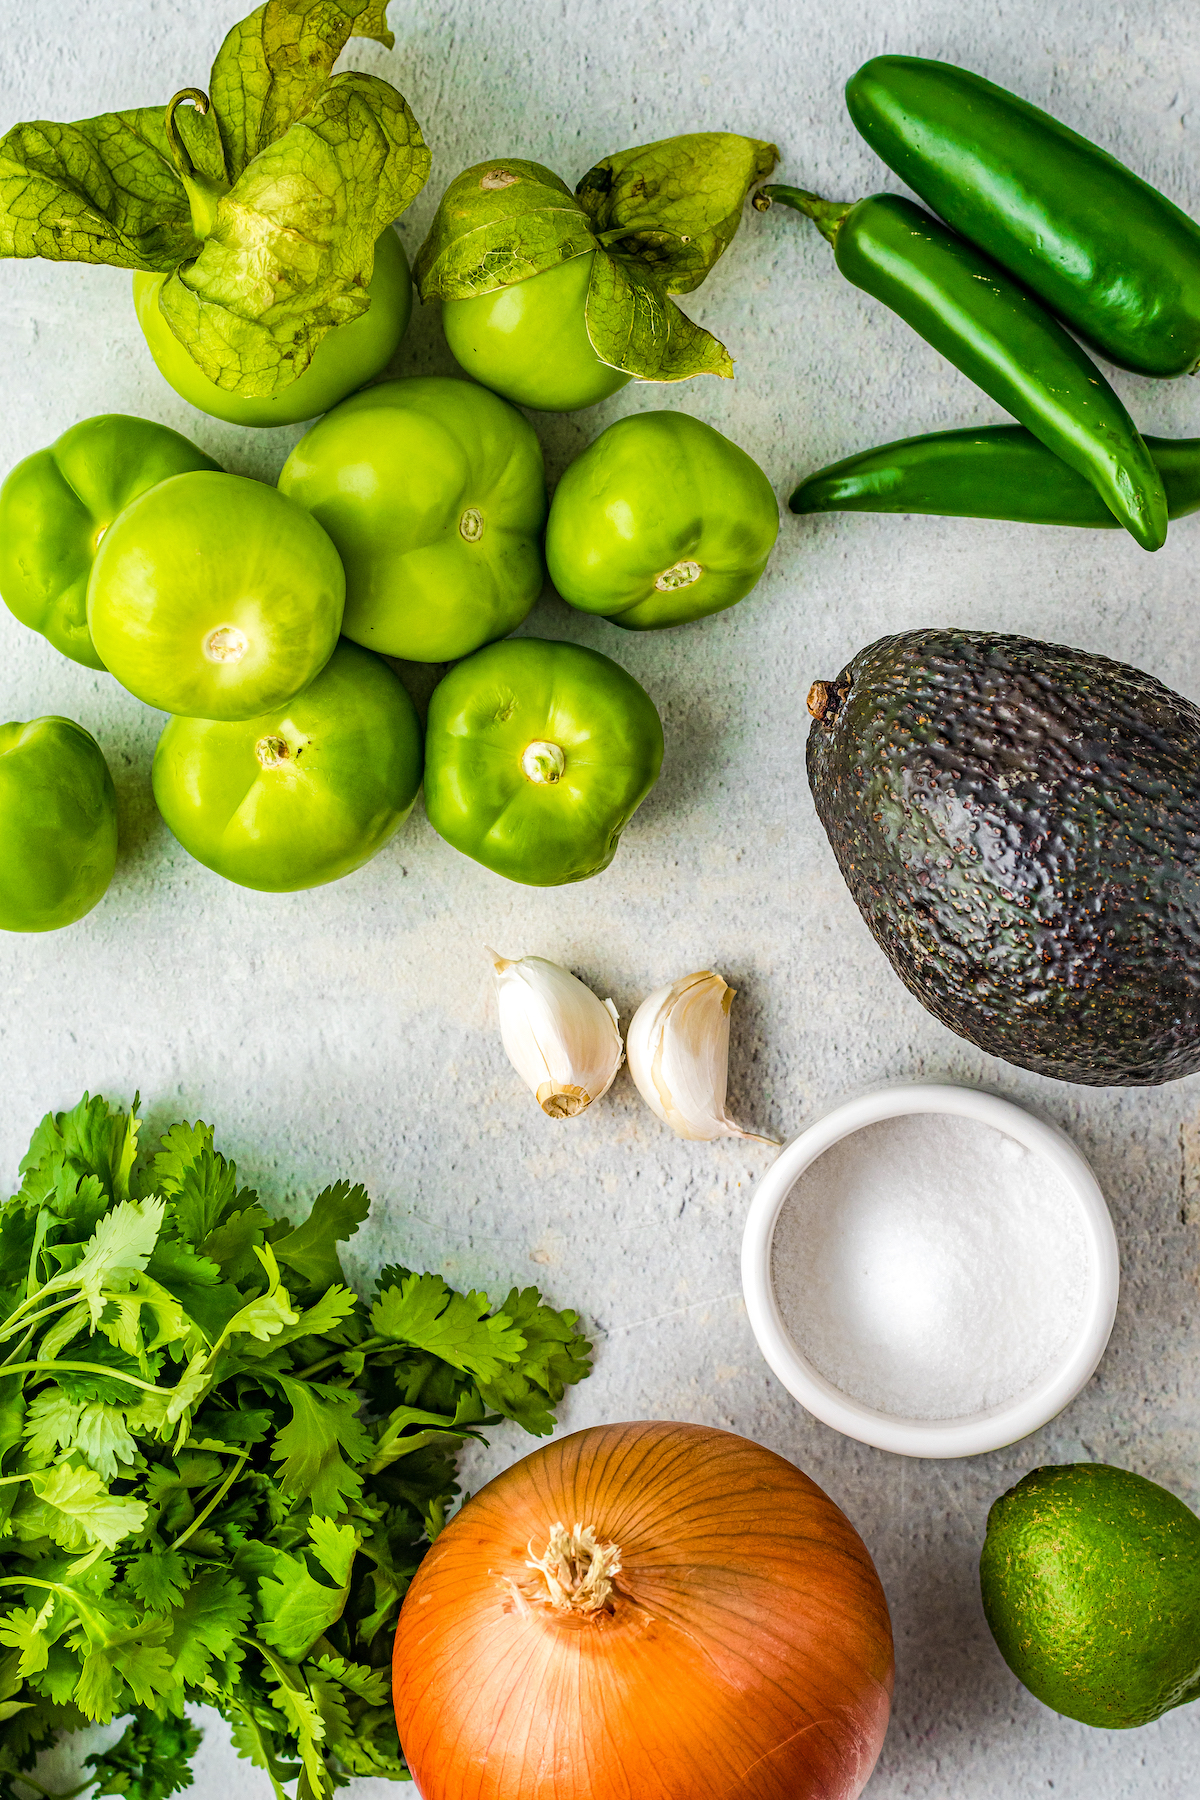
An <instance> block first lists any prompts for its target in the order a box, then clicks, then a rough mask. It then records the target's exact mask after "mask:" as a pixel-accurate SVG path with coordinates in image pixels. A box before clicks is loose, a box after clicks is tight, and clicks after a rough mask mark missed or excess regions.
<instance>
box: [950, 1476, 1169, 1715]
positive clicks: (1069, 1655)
mask: <svg viewBox="0 0 1200 1800" xmlns="http://www.w3.org/2000/svg"><path fill="white" fill-rule="evenodd" d="M979 1581H980V1586H981V1588H982V1590H983V1610H984V1612H985V1613H986V1614H987V1622H988V1624H989V1625H990V1626H991V1628H992V1636H993V1637H994V1638H995V1640H996V1643H997V1645H998V1646H999V1649H1000V1654H1001V1655H1002V1656H1003V1658H1004V1660H1005V1662H1006V1663H1007V1664H1008V1666H1009V1668H1010V1669H1011V1670H1012V1672H1013V1674H1014V1675H1015V1676H1016V1677H1017V1680H1018V1681H1022V1682H1024V1684H1025V1686H1026V1687H1027V1688H1028V1689H1029V1690H1030V1692H1031V1693H1033V1694H1036V1695H1037V1698H1038V1699H1039V1700H1042V1701H1044V1702H1045V1704H1046V1705H1047V1706H1052V1707H1053V1708H1054V1710H1055V1712H1059V1713H1065V1714H1066V1716H1067V1718H1069V1719H1081V1720H1082V1721H1083V1723H1084V1724H1085V1725H1104V1726H1109V1727H1114V1726H1115V1727H1117V1728H1122V1727H1129V1726H1133V1725H1147V1724H1149V1722H1150V1721H1151V1719H1157V1718H1159V1717H1160V1716H1161V1714H1163V1713H1165V1712H1168V1711H1169V1710H1170V1709H1171V1707H1173V1706H1182V1705H1184V1703H1185V1702H1186V1701H1188V1700H1194V1699H1196V1697H1197V1695H1198V1694H1200V1519H1198V1518H1197V1517H1196V1515H1195V1513H1193V1512H1190V1511H1189V1510H1188V1508H1187V1507H1186V1506H1185V1505H1184V1504H1183V1501H1182V1500H1177V1499H1176V1498H1175V1495H1174V1494H1171V1493H1168V1491H1167V1489H1166V1488H1162V1487H1159V1486H1158V1484H1157V1482H1153V1481H1147V1480H1146V1479H1145V1477H1144V1476H1142V1475H1134V1474H1133V1473H1132V1472H1131V1471H1130V1470H1128V1469H1114V1468H1111V1467H1110V1466H1109V1465H1108V1464H1107V1463H1067V1464H1064V1465H1063V1466H1061V1467H1059V1468H1053V1469H1035V1470H1034V1471H1033V1473H1032V1474H1031V1475H1026V1477H1025V1479H1024V1480H1023V1481H1019V1482H1018V1483H1017V1485H1016V1487H1015V1488H1010V1489H1009V1491H1008V1493H1007V1494H1003V1495H1001V1497H1000V1499H999V1500H997V1501H996V1504H995V1505H994V1506H993V1507H992V1510H991V1512H990V1513H989V1514H988V1522H987V1537H986V1539H985V1540H984V1546H983V1555H982V1556H981V1558H980V1562H979Z"/></svg>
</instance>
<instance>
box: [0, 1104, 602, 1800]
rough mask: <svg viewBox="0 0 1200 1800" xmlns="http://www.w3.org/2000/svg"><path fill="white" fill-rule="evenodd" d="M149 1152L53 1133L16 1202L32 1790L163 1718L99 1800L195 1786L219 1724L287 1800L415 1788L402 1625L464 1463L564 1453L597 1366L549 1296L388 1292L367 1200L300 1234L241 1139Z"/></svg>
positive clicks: (7, 1401) (9, 1485)
mask: <svg viewBox="0 0 1200 1800" xmlns="http://www.w3.org/2000/svg"><path fill="white" fill-rule="evenodd" d="M138 1131H139V1121H138V1117H137V1102H136V1100H135V1102H134V1107H133V1109H132V1110H131V1111H130V1112H128V1113H124V1112H121V1111H119V1110H114V1109H112V1108H110V1107H109V1106H108V1105H107V1103H106V1102H105V1101H104V1100H102V1099H100V1098H98V1097H97V1098H94V1099H90V1098H89V1097H88V1096H87V1095H86V1094H85V1095H84V1097H83V1099H82V1100H81V1101H80V1103H79V1105H78V1106H76V1107H75V1108H74V1109H73V1110H72V1111H70V1112H67V1113H59V1114H57V1115H47V1117H46V1118H44V1119H43V1120H42V1122H41V1124H40V1125H39V1126H38V1128H37V1131H36V1132H35V1134H34V1137H33V1142H32V1143H31V1145H30V1147H29V1152H28V1154H27V1155H26V1157H25V1159H24V1161H23V1162H22V1164H21V1176H22V1180H21V1187H20V1190H19V1192H18V1193H16V1194H15V1195H14V1196H13V1197H12V1198H11V1199H10V1200H9V1201H8V1202H7V1204H6V1205H5V1206H3V1207H2V1208H0V1796H3V1797H4V1800H18V1797H19V1795H22V1794H24V1793H27V1792H28V1789H27V1788H26V1787H18V1786H14V1777H18V1776H19V1773H20V1772H21V1771H25V1770H28V1769H31V1768H32V1766H33V1764H34V1761H35V1759H36V1756H37V1753H38V1751H39V1749H41V1748H43V1747H45V1746H46V1744H47V1743H48V1742H49V1741H50V1740H51V1739H52V1738H53V1737H54V1736H55V1734H56V1733H58V1732H60V1731H72V1730H76V1729H78V1728H79V1727H81V1726H82V1725H84V1724H85V1723H87V1722H88V1721H93V1720H94V1721H104V1720H110V1719H114V1718H118V1717H122V1716H125V1715H132V1719H131V1723H130V1724H129V1726H128V1728H127V1729H126V1731H125V1733H124V1735H123V1736H122V1737H121V1739H120V1740H119V1741H118V1743H117V1744H116V1745H115V1746H114V1747H113V1748H112V1749H111V1750H109V1751H108V1752H106V1753H104V1754H103V1755H100V1756H97V1757H94V1758H92V1759H91V1762H92V1765H93V1767H94V1771H95V1776H96V1778H97V1780H98V1782H99V1786H98V1789H97V1792H98V1793H99V1794H120V1795H126V1796H129V1797H130V1800H160V1797H162V1796H166V1795H168V1794H171V1793H174V1792H176V1791H177V1790H178V1789H179V1788H181V1787H186V1786H188V1785H189V1784H190V1782H191V1773H190V1769H189V1759H190V1757H191V1754H192V1753H193V1751H194V1750H195V1748H196V1746H197V1744H198V1743H199V1734H198V1733H197V1732H196V1731H195V1729H194V1727H193V1726H192V1725H191V1724H190V1722H189V1721H188V1719H187V1717H186V1715H185V1713H184V1707H185V1704H186V1703H188V1702H197V1703H203V1704H206V1705H209V1706H214V1707H216V1709H217V1710H218V1712H220V1713H221V1715H222V1716H223V1717H224V1718H225V1719H227V1720H228V1721H229V1723H230V1725H231V1727H232V1731H233V1738H234V1742H235V1743H236V1745H237V1747H238V1749H239V1751H240V1752H241V1753H242V1755H244V1756H247V1757H249V1758H250V1759H251V1761H252V1762H254V1763H255V1764H256V1765H257V1766H258V1767H259V1768H261V1769H264V1770H266V1772H267V1774H268V1776H269V1777H270V1780H271V1782H272V1784H273V1786H274V1789H275V1792H276V1794H277V1795H279V1796H281V1797H282V1796H283V1794H284V1790H285V1787H286V1786H288V1785H290V1784H291V1783H292V1782H295V1783H296V1788H295V1794H296V1800H318V1797H324V1796H327V1795H330V1794H332V1793H333V1791H334V1789H335V1788H337V1787H341V1786H343V1785H344V1784H345V1781H346V1779H347V1777H349V1776H351V1775H374V1776H382V1777H388V1778H391V1779H393V1780H402V1779H405V1778H406V1776H407V1770H406V1768H405V1765H404V1758H403V1752H402V1750H401V1748H400V1745H399V1743H398V1741H397V1737H396V1728H395V1723H394V1720H393V1717H392V1710H391V1703H390V1692H389V1658H390V1653H391V1638H392V1631H393V1628H394V1626H395V1621H396V1616H397V1613H398V1610H399V1605H400V1601H401V1599H402V1597H403V1595H404V1592H405V1589H406V1587H407V1585H408V1582H409V1580H410V1579H411V1577H412V1574H413V1572H414V1570H415V1569H416V1567H417V1564H418V1563H419V1561H420V1559H421V1557H422V1555H423V1554H424V1552H425V1550H426V1549H427V1548H428V1545H429V1543H430V1541H431V1540H432V1539H433V1538H434V1537H435V1536H436V1534H437V1532H438V1531H439V1530H440V1529H441V1526H442V1524H443V1522H444V1519H445V1516H446V1510H447V1508H448V1507H449V1506H450V1504H451V1502H452V1500H453V1498H454V1496H455V1494H456V1493H457V1491H458V1488H457V1484H456V1482H455V1458H456V1454H457V1452H458V1450H459V1449H460V1448H461V1446H462V1444H463V1443H464V1441H465V1440H466V1439H467V1438H472V1437H479V1435H480V1432H481V1430H482V1429H483V1428H484V1427H486V1426H488V1425H493V1424H496V1423H498V1421H499V1420H500V1419H501V1418H508V1419H515V1420H517V1421H518V1422H519V1423H520V1424H521V1425H523V1426H524V1427H525V1429H526V1430H527V1431H530V1432H533V1433H541V1434H544V1433H548V1432H550V1431H551V1430H552V1429H553V1425H554V1415H553V1411H552V1408H553V1406H554V1405H555V1403H556V1402H557V1401H559V1400H560V1399H561V1398H562V1395H563V1392H564V1388H565V1386H566V1384H568V1383H570V1382H576V1381H579V1380H581V1379H582V1377H583V1376H584V1375H586V1374H587V1373H588V1369H589V1364H588V1362H587V1361H586V1356H587V1352H588V1351H589V1349H590V1345H589V1344H588V1343H587V1342H586V1341H585V1340H584V1339H583V1338H582V1337H581V1336H580V1335H579V1333H578V1332H577V1330H576V1323H577V1321H576V1315H575V1314H574V1313H572V1312H562V1313H558V1312H554V1311H552V1310H551V1308H549V1307H548V1306H545V1305H543V1304H542V1301H541V1297H540V1295H539V1294H538V1292H537V1290H536V1289H534V1288H526V1289H524V1290H523V1291H521V1292H518V1291H517V1290H516V1289H515V1288H514V1289H513V1291H512V1293H511V1294H510V1295H509V1297H508V1299H507V1300H506V1301H505V1303H504V1305H503V1307H501V1308H500V1309H499V1310H497V1311H493V1310H492V1308H491V1303H490V1302H489V1300H488V1298H487V1296H486V1295H485V1294H476V1293H469V1294H460V1293H456V1292H454V1291H453V1290H452V1289H450V1288H449V1287H447V1285H446V1284H445V1282H444V1281H442V1279H441V1277H440V1276H438V1275H430V1274H426V1275H421V1274H415V1273H413V1272H411V1271H410V1270H408V1269H404V1268H399V1267H391V1268H386V1269H384V1270H383V1271H382V1272H381V1274H380V1276H379V1279H378V1283H377V1288H376V1292H375V1294H374V1296H373V1297H372V1298H371V1299H370V1300H363V1299H360V1298H359V1296H358V1295H357V1294H355V1293H354V1292H352V1291H351V1289H350V1288H349V1287H348V1286H347V1285H346V1282H345V1278H344V1276H343V1273H342V1268H341V1265H340V1262H339V1260H338V1252H337V1246H338V1244H339V1243H341V1242H344V1241H345V1240H346V1239H347V1238H349V1237H350V1236H351V1235H352V1234H353V1233H354V1232H355V1231H356V1230H357V1229H358V1227H359V1225H360V1224H361V1223H362V1221H363V1220H364V1219H365V1218H366V1216H367V1211H368V1208H369V1206H370V1201H369V1199H368V1197H367V1194H366V1192H365V1191H364V1189H363V1188H361V1187H351V1186H349V1185H348V1184H347V1183H345V1182H337V1183H335V1184H334V1185H333V1186H332V1187H328V1188H326V1189H325V1190H324V1192H323V1193H321V1194H319V1195H318V1196H317V1198H316V1200H315V1201H314V1203H313V1206H312V1210H311V1212H310V1214H309V1217H308V1218H307V1219H306V1220H305V1221H304V1223H303V1224H302V1225H299V1226H296V1227H293V1226H292V1225H291V1224H290V1223H289V1222H288V1221H287V1220H286V1219H280V1218H276V1217H274V1216H272V1214H270V1213H268V1212H267V1211H266V1209H265V1208H264V1207H263V1206H262V1205H261V1204H260V1202H259V1199H258V1196H257V1195H256V1194H255V1193H253V1192H252V1191H251V1190H250V1189H248V1188H242V1187H239V1185H238V1180H237V1170H236V1167H235V1166H234V1164H233V1163H231V1162H228V1161H226V1159H225V1158H224V1157H223V1156H221V1155H220V1154H219V1153H218V1152H217V1151H216V1150H215V1149H214V1146H213V1132H212V1128H211V1126H208V1125H202V1124H195V1125H189V1124H186V1123H182V1124H177V1125H172V1126H171V1128H170V1130H169V1131H167V1133H166V1134H165V1136H164V1137H163V1138H162V1140H161V1144H160V1147H159V1148H158V1150H157V1152H156V1153H155V1154H154V1156H153V1157H152V1158H151V1159H150V1160H149V1161H148V1162H147V1163H146V1164H145V1166H144V1168H143V1169H142V1170H141V1173H140V1174H139V1173H138V1162H139V1159H138ZM43 1791H44V1790H43Z"/></svg>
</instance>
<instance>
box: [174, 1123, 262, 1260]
mask: <svg viewBox="0 0 1200 1800" xmlns="http://www.w3.org/2000/svg"><path fill="white" fill-rule="evenodd" d="M151 1177H152V1180H153V1184H154V1187H155V1188H156V1189H157V1190H158V1191H159V1192H160V1193H163V1194H166V1195H167V1196H168V1197H169V1198H170V1200H171V1218H172V1222H173V1224H174V1225H175V1228H176V1230H177V1231H178V1232H179V1234H180V1236H181V1237H182V1238H184V1239H185V1240H186V1241H187V1242H188V1243H189V1244H200V1243H201V1242H202V1241H203V1240H204V1239H205V1238H206V1237H207V1236H208V1235H209V1233H210V1232H213V1231H215V1230H216V1228H217V1226H218V1225H219V1224H220V1223H221V1220H222V1219H223V1218H224V1216H225V1214H226V1212H228V1211H229V1210H230V1209H231V1208H232V1207H234V1205H235V1204H236V1203H237V1202H239V1201H240V1202H242V1203H243V1205H246V1204H248V1205H251V1206H252V1205H253V1204H254V1202H255V1201H256V1200H257V1198H258V1196H257V1195H256V1194H254V1193H252V1192H250V1190H249V1189H245V1188H243V1189H241V1190H239V1188H238V1184H237V1164H236V1163H232V1162H227V1161H226V1159H225V1158H224V1157H223V1156H221V1155H220V1154H219V1153H218V1152H217V1151H216V1150H214V1149H213V1128H212V1126H211V1125H204V1124H201V1122H200V1121H199V1120H197V1121H196V1123H195V1124H194V1125H189V1124H187V1123H186V1122H184V1123H182V1124H179V1125H172V1126H171V1128H170V1130H169V1131H167V1132H166V1133H165V1135H164V1137H163V1140H162V1148H161V1149H160V1150H159V1152H158V1154H157V1155H156V1156H155V1158H154V1162H153V1164H152V1167H151Z"/></svg>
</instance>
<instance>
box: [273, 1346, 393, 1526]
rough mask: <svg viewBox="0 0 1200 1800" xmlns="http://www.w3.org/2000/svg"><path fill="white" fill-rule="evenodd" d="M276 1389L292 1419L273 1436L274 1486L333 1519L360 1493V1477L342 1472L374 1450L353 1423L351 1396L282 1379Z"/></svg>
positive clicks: (362, 1428)
mask: <svg viewBox="0 0 1200 1800" xmlns="http://www.w3.org/2000/svg"><path fill="white" fill-rule="evenodd" d="M280 1385H281V1386H282V1388H283V1390H284V1392H285V1393H286V1395H287V1397H288V1399H289V1400H290V1401H291V1403H292V1417H291V1419H290V1421H289V1422H288V1424H286V1425H285V1426H284V1427H283V1429H282V1431H279V1432H277V1433H276V1436H275V1442H274V1444H273V1445H272V1447H271V1457H272V1460H274V1461H276V1462H282V1463H283V1467H282V1469H281V1470H280V1472H279V1485H280V1487H281V1488H282V1489H283V1491H284V1493H285V1494H290V1495H291V1497H292V1498H293V1499H294V1500H298V1501H299V1500H309V1501H311V1502H312V1509H313V1511H314V1513H319V1514H320V1515H321V1516H322V1517H323V1518H336V1517H337V1515H338V1514H339V1513H343V1512H345V1511H346V1510H347V1505H348V1503H349V1502H350V1501H353V1500H357V1499H358V1498H359V1496H360V1495H361V1493H362V1486H363V1484H362V1476H361V1475H359V1474H358V1472H357V1470H355V1469H353V1468H350V1467H348V1466H347V1463H346V1461H345V1460H344V1457H343V1454H342V1453H343V1452H345V1456H346V1457H349V1459H350V1462H351V1463H358V1462H364V1461H365V1460H366V1458H367V1457H368V1456H369V1455H370V1453H371V1450H372V1448H373V1445H372V1440H371V1436H370V1433H369V1432H368V1431H367V1430H366V1428H365V1426H364V1425H363V1424H362V1422H361V1421H360V1419H359V1417H358V1401H357V1398H356V1396H355V1395H354V1394H348V1393H345V1392H343V1391H342V1390H340V1389H338V1388H330V1387H324V1386H319V1385H318V1384H317V1383H316V1382H308V1383H301V1382H299V1381H293V1380H291V1379H290V1378H289V1377H287V1376H283V1377H281V1382H280Z"/></svg>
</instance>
